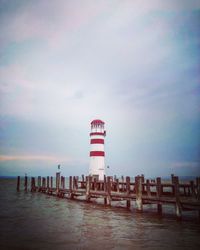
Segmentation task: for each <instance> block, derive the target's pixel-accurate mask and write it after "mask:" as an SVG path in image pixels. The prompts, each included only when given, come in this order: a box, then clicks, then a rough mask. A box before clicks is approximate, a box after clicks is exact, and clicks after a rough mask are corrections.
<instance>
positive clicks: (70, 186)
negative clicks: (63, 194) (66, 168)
mask: <svg viewBox="0 0 200 250" xmlns="http://www.w3.org/2000/svg"><path fill="white" fill-rule="evenodd" d="M72 184H73V183H72V176H70V177H69V197H70V198H71V199H73V198H74V196H73V191H72Z"/></svg>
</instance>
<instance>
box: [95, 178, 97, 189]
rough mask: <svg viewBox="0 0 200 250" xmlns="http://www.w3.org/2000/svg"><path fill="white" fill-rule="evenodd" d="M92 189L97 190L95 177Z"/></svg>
mask: <svg viewBox="0 0 200 250" xmlns="http://www.w3.org/2000/svg"><path fill="white" fill-rule="evenodd" d="M94 190H95V191H97V179H96V178H94Z"/></svg>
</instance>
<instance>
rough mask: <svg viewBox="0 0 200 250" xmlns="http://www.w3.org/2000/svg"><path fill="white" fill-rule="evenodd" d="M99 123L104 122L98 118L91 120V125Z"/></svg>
mask: <svg viewBox="0 0 200 250" xmlns="http://www.w3.org/2000/svg"><path fill="white" fill-rule="evenodd" d="M97 124H98V125H100V124H104V122H103V121H102V120H99V119H95V120H93V121H92V122H91V125H97Z"/></svg>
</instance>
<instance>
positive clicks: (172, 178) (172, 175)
mask: <svg viewBox="0 0 200 250" xmlns="http://www.w3.org/2000/svg"><path fill="white" fill-rule="evenodd" d="M171 182H172V184H174V174H171ZM174 194H175V190H174V185H172V195H173V196H174Z"/></svg>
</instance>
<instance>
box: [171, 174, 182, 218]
mask: <svg viewBox="0 0 200 250" xmlns="http://www.w3.org/2000/svg"><path fill="white" fill-rule="evenodd" d="M173 185H174V194H175V199H176V204H175V209H176V217H177V219H179V220H180V219H181V216H182V209H181V203H180V197H179V180H178V176H173Z"/></svg>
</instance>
